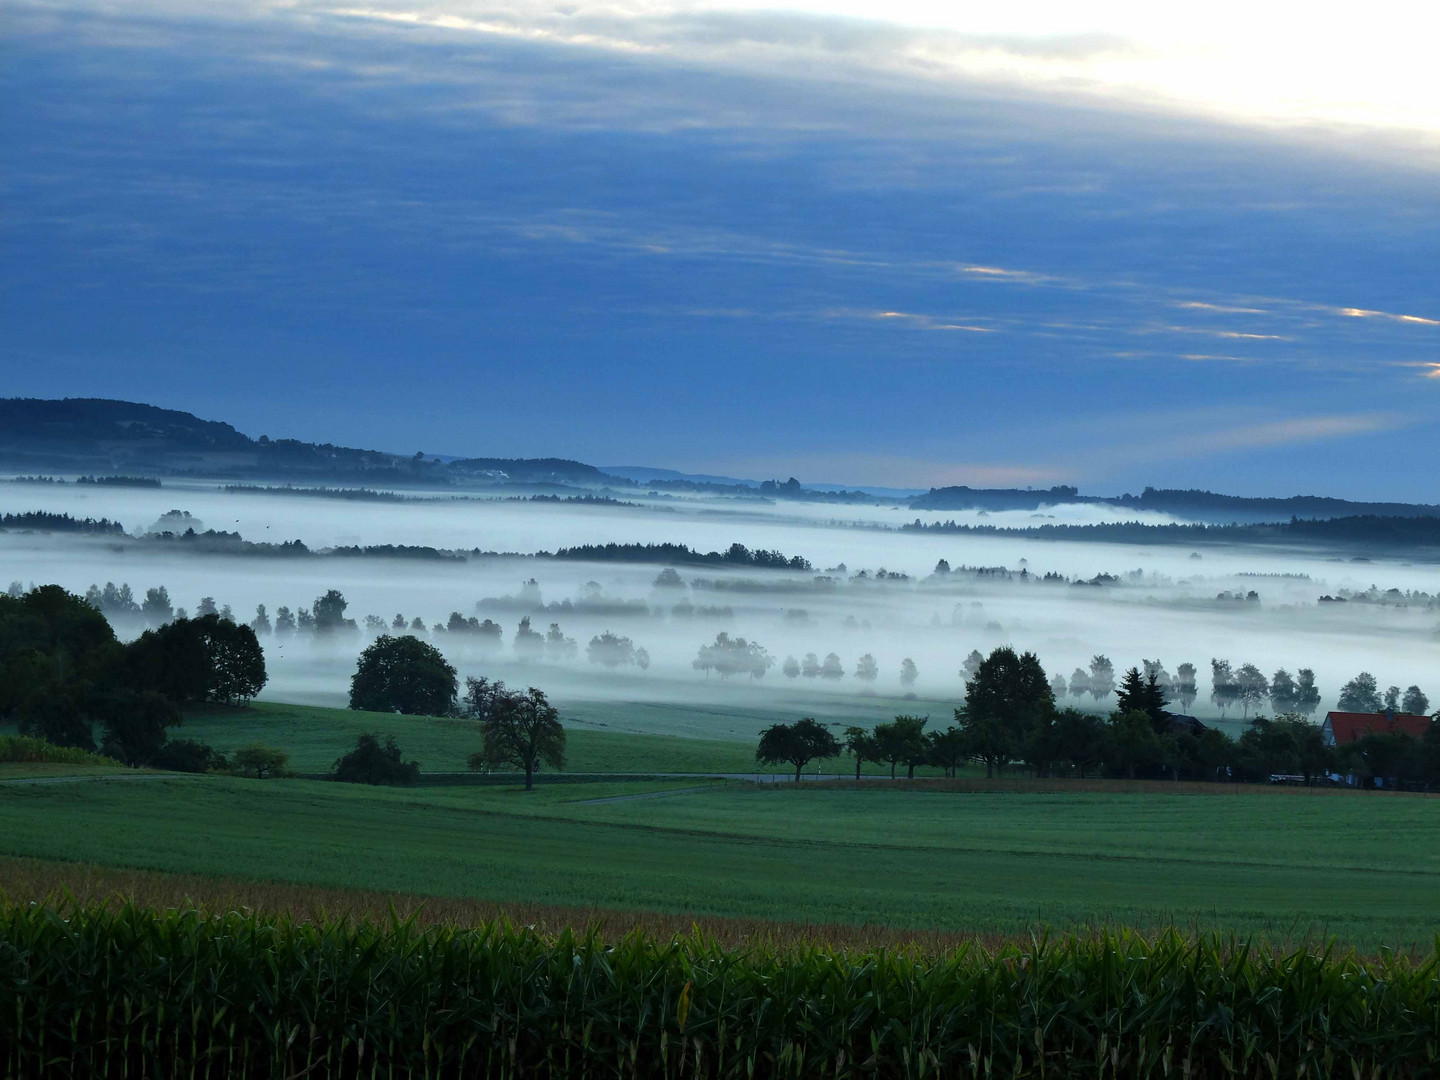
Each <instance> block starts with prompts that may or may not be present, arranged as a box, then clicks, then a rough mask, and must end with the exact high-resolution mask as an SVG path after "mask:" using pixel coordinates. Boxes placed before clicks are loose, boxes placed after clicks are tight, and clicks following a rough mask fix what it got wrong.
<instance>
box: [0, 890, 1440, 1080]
mask: <svg viewBox="0 0 1440 1080" xmlns="http://www.w3.org/2000/svg"><path fill="white" fill-rule="evenodd" d="M1437 1032H1440V964H1437V958H1436V956H1433V955H1432V956H1431V957H1429V958H1428V959H1426V958H1418V959H1417V958H1408V957H1399V956H1394V955H1391V954H1381V955H1380V956H1379V957H1378V958H1374V959H1366V958H1362V957H1359V956H1357V955H1355V954H1353V953H1350V952H1340V951H1338V950H1336V949H1300V950H1296V951H1293V952H1289V953H1282V954H1277V953H1273V952H1271V951H1270V950H1268V949H1263V948H1256V947H1252V946H1251V945H1249V944H1247V943H1246V942H1243V941H1239V940H1234V939H1222V938H1218V937H1205V938H1198V939H1193V938H1187V937H1185V936H1183V935H1180V934H1177V933H1173V932H1172V933H1165V934H1161V935H1160V936H1158V937H1156V938H1154V939H1147V938H1145V937H1143V936H1142V935H1140V934H1137V933H1133V932H1128V931H1124V930H1114V931H1109V932H1105V933H1101V934H1096V935H1090V936H1067V937H1061V938H1057V939H1053V940H1052V939H1048V938H1037V939H1034V940H1032V941H1030V942H1028V943H1026V944H1024V945H1015V944H1011V945H1003V946H1000V947H998V948H995V949H986V948H982V947H980V946H978V945H971V946H961V947H959V948H957V949H954V950H951V951H949V952H945V953H942V954H925V953H920V952H917V951H914V950H908V949H904V948H893V949H883V948H882V949H862V950H844V949H834V948H830V947H826V946H821V945H790V946H785V945H763V944H762V945H750V946H745V947H739V948H736V947H726V946H723V945H720V944H717V943H716V942H715V941H714V940H713V939H711V938H708V937H706V936H704V935H702V934H699V933H693V934H688V935H679V936H674V937H669V938H665V937H658V936H653V935H647V934H644V933H641V932H634V933H629V934H625V935H622V936H620V937H618V938H615V939H613V940H605V939H603V938H602V937H601V936H600V935H599V934H598V933H596V932H593V931H591V932H582V933H576V932H573V931H569V930H564V931H561V932H559V933H557V934H553V935H546V934H543V933H540V932H537V931H535V930H533V929H530V928H526V927H523V926H516V925H514V924H512V923H509V922H507V921H504V920H495V921H492V922H488V923H485V924H483V925H480V926H476V927H473V928H456V927H453V926H451V927H447V926H430V927H420V926H419V925H417V924H416V923H415V922H414V921H413V920H402V919H400V918H398V917H392V918H390V919H388V920H383V919H382V920H359V921H351V920H347V919H340V920H333V921H325V920H312V921H299V920H295V919H292V918H289V917H287V916H283V915H279V916H275V915H257V914H253V913H242V912H234V911H231V912H226V913H222V914H210V913H207V912H205V911H204V910H201V909H198V908H194V907H181V908H177V909H170V910H163V911H161V910H155V909H150V908H144V907H139V906H136V905H132V904H111V905H100V904H93V903H83V904H82V903H75V904H71V905H69V906H65V905H58V906H57V905H54V904H40V905H18V904H15V905H8V906H6V907H4V908H3V909H0V1069H3V1071H4V1075H5V1076H7V1077H17V1078H19V1077H24V1078H45V1077H76V1076H90V1077H137V1078H139V1077H166V1078H169V1077H192V1078H207V1077H217V1078H218V1077H227V1078H228V1077H247V1078H248V1077H255V1078H272V1077H275V1078H278V1077H301V1076H303V1077H315V1078H328V1077H372V1078H373V1077H386V1078H389V1077H434V1078H437V1080H439V1078H443V1077H487V1078H489V1077H494V1078H512V1077H513V1078H519V1077H527V1078H528V1077H542V1078H545V1077H556V1078H569V1077H575V1078H591V1077H594V1078H601V1077H604V1078H620V1077H636V1078H641V1077H644V1078H652V1077H653V1078H671V1077H673V1078H677V1080H678V1078H683V1077H714V1078H730V1077H735V1078H742V1077H743V1078H751V1077H817V1078H818V1077H825V1078H843V1077H884V1078H889V1077H895V1078H902V1077H903V1078H910V1077H914V1078H917V1080H918V1078H924V1077H1056V1078H1061V1077H1087V1078H1088V1077H1095V1078H1102V1077H1103V1078H1112V1077H1113V1078H1119V1077H1156V1078H1160V1077H1177V1078H1178V1077H1197V1078H1198V1077H1205V1078H1209V1077H1315V1078H1323V1077H1332V1076H1334V1077H1339V1076H1344V1077H1352V1078H1354V1077H1359V1078H1389V1077H1401V1078H1408V1077H1429V1076H1435V1075H1437V1067H1436V1065H1435V1064H1434V1062H1435V1060H1436V1058H1437V1056H1440V1043H1437Z"/></svg>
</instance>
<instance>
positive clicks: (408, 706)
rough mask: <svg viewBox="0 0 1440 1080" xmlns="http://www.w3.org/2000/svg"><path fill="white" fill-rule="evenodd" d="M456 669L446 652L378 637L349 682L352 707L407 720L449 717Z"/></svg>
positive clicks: (409, 639) (411, 641) (422, 643)
mask: <svg viewBox="0 0 1440 1080" xmlns="http://www.w3.org/2000/svg"><path fill="white" fill-rule="evenodd" d="M455 691H456V678H455V669H454V668H453V667H451V666H450V663H449V662H448V661H447V660H446V659H445V656H444V654H442V653H441V652H440V650H439V649H437V648H435V646H434V645H431V644H430V643H428V642H425V641H421V640H419V639H418V638H413V637H398V638H397V637H391V636H390V635H389V634H385V635H382V636H381V637H378V638H376V639H375V640H374V641H373V642H372V643H371V644H370V645H369V646H367V647H366V649H365V651H364V652H362V653H361V654H360V660H359V663H358V664H357V665H356V668H355V674H354V676H353V677H352V678H351V680H350V708H352V709H365V710H368V711H370V712H398V713H404V714H406V715H409V716H419V715H428V716H446V715H448V714H449V713H450V712H451V711H452V710H453V709H454V707H455Z"/></svg>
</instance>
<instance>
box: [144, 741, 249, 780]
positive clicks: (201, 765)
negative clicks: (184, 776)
mask: <svg viewBox="0 0 1440 1080" xmlns="http://www.w3.org/2000/svg"><path fill="white" fill-rule="evenodd" d="M151 764H152V765H154V766H155V768H157V769H169V770H170V771H171V772H188V773H203V772H224V771H225V770H226V769H228V768H229V767H230V763H229V762H228V761H226V760H225V755H224V754H217V753H216V752H215V751H214V750H213V749H212V748H211V747H209V746H208V745H206V744H205V743H202V742H196V741H195V740H194V739H172V740H171V741H170V742H167V743H166V744H165V745H164V746H162V747H161V748H160V752H159V753H158V754H156V755H155V758H154V760H153V761H152V762H151Z"/></svg>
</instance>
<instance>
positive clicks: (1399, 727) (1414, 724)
mask: <svg viewBox="0 0 1440 1080" xmlns="http://www.w3.org/2000/svg"><path fill="white" fill-rule="evenodd" d="M1325 721H1326V723H1328V724H1329V725H1330V731H1331V732H1332V733H1333V734H1334V736H1335V742H1336V743H1350V742H1354V741H1355V740H1357V739H1361V738H1364V737H1365V736H1366V735H1369V734H1376V735H1383V734H1388V733H1393V732H1399V733H1400V734H1402V735H1409V736H1410V737H1411V738H1412V739H1423V738H1424V737H1425V733H1426V732H1427V731H1429V730H1430V723H1431V720H1430V717H1428V716H1417V715H1416V714H1415V713H1393V714H1392V713H1373V712H1332V713H1326V714H1325Z"/></svg>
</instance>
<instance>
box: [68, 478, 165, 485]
mask: <svg viewBox="0 0 1440 1080" xmlns="http://www.w3.org/2000/svg"><path fill="white" fill-rule="evenodd" d="M75 483H77V484H93V485H95V486H97V487H127V488H158V487H160V481H159V480H157V479H155V478H154V477H153V476H77V477H76V478H75Z"/></svg>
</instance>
